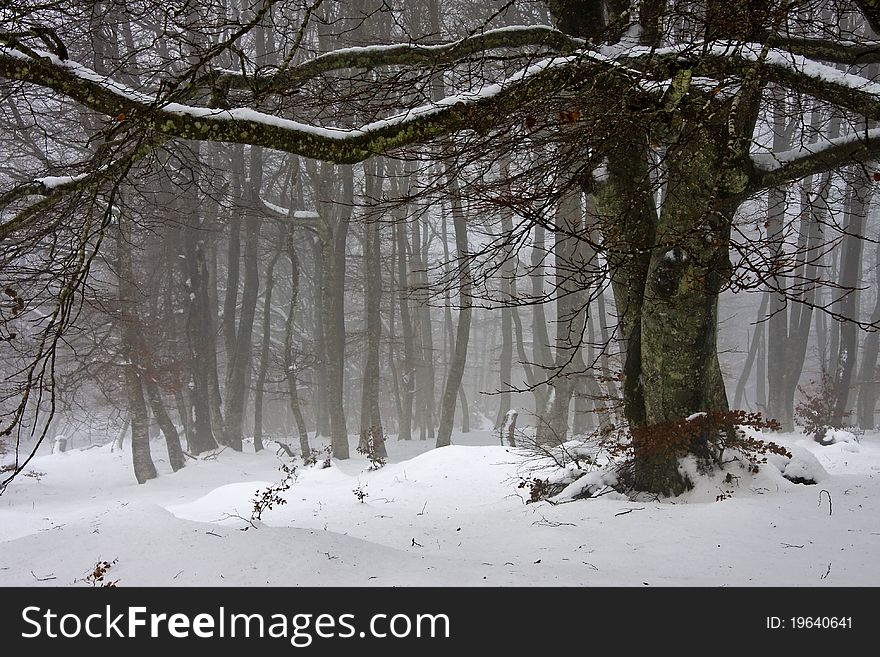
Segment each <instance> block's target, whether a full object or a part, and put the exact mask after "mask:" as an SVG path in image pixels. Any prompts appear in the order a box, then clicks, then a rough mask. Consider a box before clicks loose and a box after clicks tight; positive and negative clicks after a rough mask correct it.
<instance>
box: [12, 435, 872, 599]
mask: <svg viewBox="0 0 880 657" xmlns="http://www.w3.org/2000/svg"><path fill="white" fill-rule="evenodd" d="M772 438H773V439H774V440H776V441H777V442H780V443H782V444H784V445H786V447H787V448H788V449H789V451H791V452H792V453H793V454H794V457H793V458H792V460H791V462H790V463H788V464H787V465H785V461H786V460H787V459H785V458H784V457H776V458H774V459H773V460H771V463H770V464H766V465H762V466H761V468H760V471H759V473H758V474H755V475H747V474H746V473H744V472H741V471H739V470H733V469H732V470H730V474H731V475H734V474H735V475H736V476H735V477H734V476H731V477H726V474H725V473H724V472H721V473H718V474H717V475H714V476H713V477H702V478H697V486H696V487H695V488H694V489H693V490H692V491H689V492H688V493H686V494H685V495H683V496H681V497H679V498H675V499H673V500H661V501H658V500H655V499H643V500H636V501H632V500H629V499H627V498H625V497H624V496H623V495H621V494H619V493H611V492H607V491H608V490H610V489H608V488H607V487H608V485H609V484H610V483H613V475H611V474H609V473H608V472H606V471H602V470H596V471H594V472H592V473H589V474H588V475H586V476H585V477H581V478H580V479H578V480H577V481H575V482H574V484H572V485H570V486H569V487H568V488H567V489H565V490H563V491H562V492H561V493H559V494H558V495H557V496H556V498H554V502H556V503H555V504H551V503H548V502H546V501H540V502H535V503H530V504H526V503H525V502H526V500H527V499H528V493H527V492H524V491H523V490H522V489H520V488H518V487H517V484H518V483H519V482H520V481H522V480H523V478H524V477H528V476H529V472H530V470H529V468H530V467H531V466H533V462H531V461H529V459H526V458H524V456H523V453H522V452H521V451H518V450H516V449H513V448H509V447H501V446H498V445H497V437H496V435H495V434H494V433H493V432H491V431H480V432H472V433H470V434H466V435H459V434H457V435H455V436H454V442H456V443H457V444H456V445H453V446H451V447H444V448H441V449H430V448H429V445H428V444H427V443H426V442H422V441H401V442H398V441H395V440H394V439H393V437H392V439H391V440H389V443H388V447H389V452H390V453H391V458H390V459H389V463H388V465H386V466H385V467H383V468H380V469H378V470H375V471H370V470H368V467H369V463H368V462H367V460H366V458H365V457H363V456H361V455H359V454H356V453H355V452H354V449H352V453H353V454H355V456H354V457H353V458H351V459H349V460H346V461H333V464H332V467H330V468H328V469H321V468H314V467H312V468H306V467H302V466H300V467H299V468H298V470H297V477H296V481H295V482H294V483H293V484H292V485H291V487H290V489H289V490H288V491H286V492H283V493H281V494H282V495H283V496H284V497H285V499H286V500H287V503H286V504H284V505H282V506H277V507H275V508H273V509H272V510H267V511H265V512H264V513H263V514H262V520H261V522H259V523H254V524H255V525H256V528H253V527H251V526H250V523H249V522H248V520H247V518H249V517H250V510H251V508H252V500H253V498H254V497H255V494H256V493H257V491H259V490H265V488H266V487H267V486H269V485H270V484H271V483H273V482H274V483H277V482H279V481H280V480H281V478H282V476H283V475H282V473H280V472H279V471H278V469H277V468H278V465H279V463H280V460H279V457H278V456H276V455H275V454H274V453H273V452H271V451H270V450H264V451H263V452H260V453H259V454H253V453H248V452H245V453H233V452H231V451H230V450H224V451H222V452H220V453H219V454H217V455H216V456H215V458H209V459H200V460H198V461H192V460H189V461H188V462H187V466H186V467H185V468H184V469H183V470H181V471H179V472H177V473H171V472H170V468H169V467H168V464H167V462H166V457H165V455H164V451H163V448H162V444H161V441H156V442H154V444H153V454H154V458H155V459H156V461H157V468H158V469H159V471H160V477H159V478H158V479H155V480H152V481H150V482H148V483H146V484H144V485H141V486H139V485H137V484H136V483H134V478H133V475H132V472H131V462H130V455H129V454H128V452H127V451H126V452H119V451H117V452H111V450H110V445H106V446H102V447H99V448H93V449H88V450H78V449H72V450H69V451H68V452H66V453H64V454H46V455H40V456H38V457H36V458H35V459H34V460H33V461H32V462H31V465H30V466H29V467H28V471H29V472H30V473H31V475H30V476H20V477H19V478H18V479H17V480H16V481H15V482H14V483H13V484H12V485H11V486H10V487H9V488H8V489H7V492H6V493H5V494H4V495H3V496H2V497H0V543H2V548H0V586H16V585H19V586H60V585H64V586H67V585H71V586H87V585H88V584H87V583H86V582H85V581H83V578H84V576H85V575H86V574H87V573H88V572H89V571H90V570H91V569H92V568H93V567H94V564H95V563H96V562H97V561H99V560H105V559H106V560H108V561H113V560H117V561H116V563H115V564H114V565H113V566H112V568H111V570H110V571H109V573H108V576H109V577H111V579H114V580H118V585H119V586H137V585H148V586H155V585H168V586H188V585H189V586H191V585H209V586H265V585H312V586H316V585H320V586H334V585H351V586H419V585H421V586H438V585H442V586H449V585H474V586H479V585H491V586H497V585H521V586H531V585H571V586H642V585H643V584H642V583H643V582H647V583H648V584H649V585H696V586H722V585H745V586H749V585H755V586H757V585H762V586H796V585H810V586H829V585H831V586H841V585H850V586H866V585H873V586H876V585H878V584H880V564H878V563H877V559H876V554H877V550H878V548H880V535H878V532H877V526H876V519H877V517H878V513H880V434H878V433H876V432H869V433H866V434H865V435H864V436H862V437H861V443H859V444H858V447H859V451H858V452H850V451H846V450H845V449H844V448H845V447H846V446H848V445H852V444H855V443H850V442H840V443H836V444H833V445H830V446H822V445H819V444H817V443H814V442H813V441H810V440H805V439H804V438H803V436H802V435H800V434H782V435H776V434H774V435H773V436H772ZM352 441H353V443H352V447H354V438H352ZM817 464H818V465H817ZM682 467H683V468H684V469H687V468H689V467H693V464H689V463H683V465H682ZM783 467H784V469H785V471H786V474H789V469H791V471H792V472H793V471H794V470H795V469H798V471H799V472H802V473H809V474H811V475H817V474H818V475H819V476H820V477H821V486H808V485H801V484H795V483H792V482H791V481H789V480H787V479H785V478H784V477H783V476H782V473H781V472H780V469H781V468H783ZM588 485H589V486H591V487H592V488H593V490H594V491H602V490H603V489H604V490H606V494H603V495H599V496H597V497H594V498H591V499H586V500H575V501H572V500H574V498H575V497H577V496H578V494H579V493H581V492H583V489H584V487H586V486H588ZM356 488H360V489H361V490H363V491H364V492H366V493H368V496H367V497H366V498H365V500H364V502H363V503H361V502H359V501H358V500H357V499H356V497H355V495H354V493H353V491H354V490H355V489H356ZM820 488H821V489H822V490H821V491H820V490H818V489H820ZM826 492H827V495H826ZM820 495H821V502H820V498H819V497H818V496H820ZM829 498H830V499H831V500H833V512H832V513H830V514H829V508H830V505H829V503H828V499H829ZM245 528H247V530H246V531H243V530H244V529H245ZM683 537H686V539H685V540H683ZM829 562H830V563H831V564H832V567H831V570H830V572H829V573H828V574H827V576H826V577H825V578H824V579H823V578H822V577H823V575H825V573H826V570H827V568H828V564H829ZM45 577H53V578H54V579H48V580H46V581H38V578H39V579H42V578H45Z"/></svg>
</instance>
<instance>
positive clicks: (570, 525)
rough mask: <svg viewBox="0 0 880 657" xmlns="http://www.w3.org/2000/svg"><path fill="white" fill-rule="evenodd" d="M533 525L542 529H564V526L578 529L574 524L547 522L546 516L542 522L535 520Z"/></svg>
mask: <svg viewBox="0 0 880 657" xmlns="http://www.w3.org/2000/svg"><path fill="white" fill-rule="evenodd" d="M532 524H533V525H540V526H541V527H562V526H563V525H567V526H568V527H577V525H576V524H574V523H573V522H557V521H555V520H547V518H545V517H544V516H541V519H540V520H535V522H533V523H532Z"/></svg>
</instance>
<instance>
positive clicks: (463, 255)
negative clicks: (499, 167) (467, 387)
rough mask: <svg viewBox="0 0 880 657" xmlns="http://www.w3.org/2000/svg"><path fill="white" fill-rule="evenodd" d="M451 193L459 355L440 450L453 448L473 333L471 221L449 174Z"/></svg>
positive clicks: (446, 394) (446, 395) (448, 388)
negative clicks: (455, 422)
mask: <svg viewBox="0 0 880 657" xmlns="http://www.w3.org/2000/svg"><path fill="white" fill-rule="evenodd" d="M447 180H448V189H449V193H450V196H451V200H452V226H453V229H454V231H455V248H456V252H457V259H456V269H457V274H458V275H457V277H456V278H457V279H458V286H459V287H458V290H459V294H458V299H459V301H458V303H459V311H458V326H457V327H456V332H455V353H454V354H453V358H452V362H451V363H450V365H449V373H448V374H447V376H446V385H445V387H444V389H443V399H442V402H441V404H440V426H439V428H438V430H437V443H436V444H437V447H444V446H446V445H450V444H452V425H453V421H454V419H455V400H456V397H457V396H458V389H459V387H460V386H461V379H462V376H463V375H464V368H465V365H466V363H467V352H468V339H469V337H470V330H471V309H472V306H473V300H472V298H471V293H472V288H473V283H472V281H471V267H470V254H469V253H468V234H467V218H466V217H465V215H464V209H463V208H462V205H461V197H460V196H459V191H458V182H457V181H456V179H455V174H454V172H452V171H449V170H447Z"/></svg>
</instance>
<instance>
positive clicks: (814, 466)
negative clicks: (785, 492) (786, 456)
mask: <svg viewBox="0 0 880 657" xmlns="http://www.w3.org/2000/svg"><path fill="white" fill-rule="evenodd" d="M791 453H792V458H791V461H789V462H788V465H786V466H785V469H784V470H783V471H782V476H783V477H785V478H786V479H788V480H789V481H792V482H794V483H797V484H817V483H819V482H820V481H823V480H825V479H827V478H828V471H827V470H825V468H824V467H822V464H821V463H819V459H817V458H816V456H815V455H814V454H813V453H812V452H811V451H810V450H808V449H806V448H805V447H802V446H800V445H795V446H794V447H792V449H791Z"/></svg>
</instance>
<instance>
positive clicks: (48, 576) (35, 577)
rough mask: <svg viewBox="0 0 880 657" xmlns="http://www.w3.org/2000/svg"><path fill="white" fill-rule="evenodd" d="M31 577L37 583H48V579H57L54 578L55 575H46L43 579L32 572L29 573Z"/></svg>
mask: <svg viewBox="0 0 880 657" xmlns="http://www.w3.org/2000/svg"><path fill="white" fill-rule="evenodd" d="M31 575H33V577H34V579H35V580H37V581H38V582H48V581H49V580H50V579H58V578H57V577H55V575H46V576H45V577H40V576H39V575H37V574H36V573H34V571H33V570H32V571H31Z"/></svg>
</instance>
